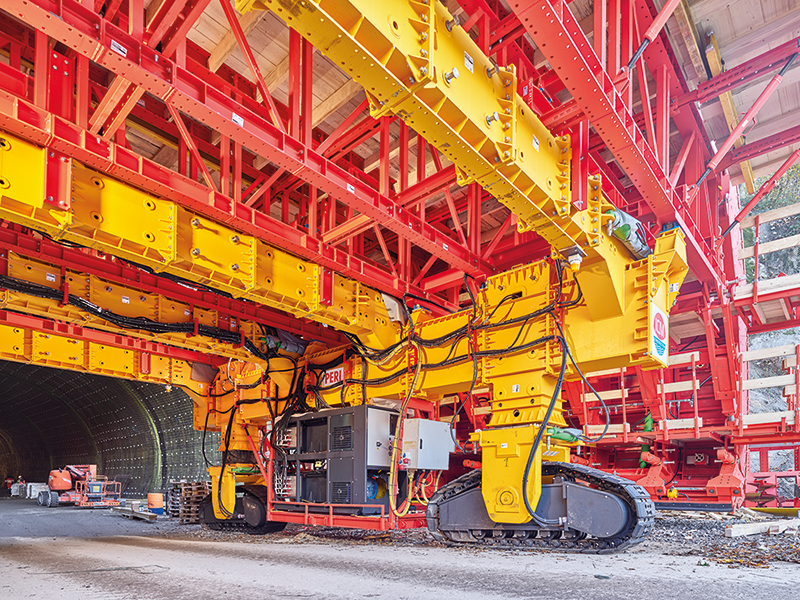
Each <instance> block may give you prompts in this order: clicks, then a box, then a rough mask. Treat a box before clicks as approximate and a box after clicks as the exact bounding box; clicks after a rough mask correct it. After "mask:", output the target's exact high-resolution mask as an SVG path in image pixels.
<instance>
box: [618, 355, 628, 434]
mask: <svg viewBox="0 0 800 600" xmlns="http://www.w3.org/2000/svg"><path fill="white" fill-rule="evenodd" d="M619 389H620V390H621V391H622V441H623V442H624V443H626V444H627V443H628V403H627V402H626V400H627V399H628V392H627V390H626V389H625V367H622V368H621V369H620V370H619Z"/></svg>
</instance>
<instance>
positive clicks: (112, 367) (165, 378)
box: [0, 324, 208, 397]
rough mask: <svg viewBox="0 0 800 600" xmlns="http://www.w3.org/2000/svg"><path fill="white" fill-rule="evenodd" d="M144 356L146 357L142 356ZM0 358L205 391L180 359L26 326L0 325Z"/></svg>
mask: <svg viewBox="0 0 800 600" xmlns="http://www.w3.org/2000/svg"><path fill="white" fill-rule="evenodd" d="M145 354H147V355H148V356H146V357H145V356H144V355H145ZM0 359H2V360H8V361H12V362H23V363H28V364H33V365H41V366H46V367H55V368H58V369H66V370H68V371H80V372H82V373H95V374H98V375H108V376H111V377H121V378H123V379H135V380H138V381H147V382H150V383H161V384H170V385H179V386H181V387H183V388H184V389H186V390H187V391H191V392H194V394H198V395H203V396H204V395H205V394H206V392H207V391H208V384H207V383H205V382H202V381H195V380H193V379H192V366H191V365H190V364H189V363H188V362H186V361H185V360H183V359H174V358H170V357H168V356H157V355H153V354H150V353H145V352H141V351H139V350H133V349H128V348H120V347H117V346H112V345H107V344H100V343H96V342H92V341H88V340H84V339H80V338H76V337H71V336H67V335H60V334H57V333H53V332H50V331H37V330H35V329H30V328H27V327H20V326H12V325H6V324H0ZM195 397H196V396H195Z"/></svg>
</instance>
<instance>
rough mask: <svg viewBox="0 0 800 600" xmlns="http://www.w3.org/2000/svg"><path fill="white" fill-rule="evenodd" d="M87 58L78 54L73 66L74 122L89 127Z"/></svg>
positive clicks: (85, 127)
mask: <svg viewBox="0 0 800 600" xmlns="http://www.w3.org/2000/svg"><path fill="white" fill-rule="evenodd" d="M89 104H90V97H89V59H88V58H87V57H85V56H84V55H82V54H78V61H77V64H76V67H75V123H76V124H77V125H78V127H82V128H83V129H89Z"/></svg>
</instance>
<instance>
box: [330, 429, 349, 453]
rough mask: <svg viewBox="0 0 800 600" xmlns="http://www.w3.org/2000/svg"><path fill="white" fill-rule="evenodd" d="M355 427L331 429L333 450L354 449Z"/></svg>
mask: <svg viewBox="0 0 800 600" xmlns="http://www.w3.org/2000/svg"><path fill="white" fill-rule="evenodd" d="M352 449H353V428H352V427H350V426H345V427H334V428H333V429H332V430H331V450H352Z"/></svg>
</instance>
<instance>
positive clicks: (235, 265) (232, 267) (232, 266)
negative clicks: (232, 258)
mask: <svg viewBox="0 0 800 600" xmlns="http://www.w3.org/2000/svg"><path fill="white" fill-rule="evenodd" d="M238 270H239V265H237V264H236V263H233V264H232V265H231V271H238Z"/></svg>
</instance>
